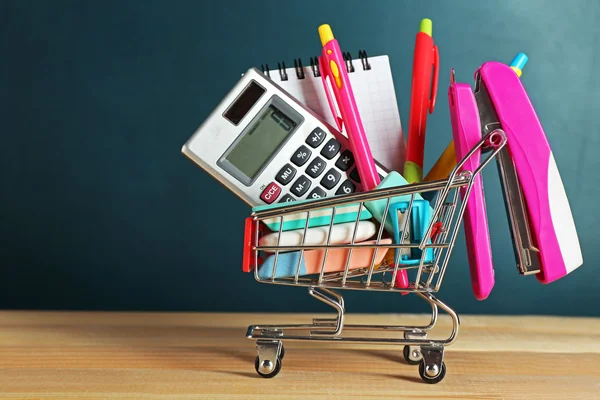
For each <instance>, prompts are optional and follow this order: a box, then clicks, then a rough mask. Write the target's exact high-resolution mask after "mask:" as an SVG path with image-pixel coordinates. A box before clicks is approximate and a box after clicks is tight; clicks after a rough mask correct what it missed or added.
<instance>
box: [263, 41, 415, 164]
mask: <svg viewBox="0 0 600 400" xmlns="http://www.w3.org/2000/svg"><path fill="white" fill-rule="evenodd" d="M344 59H345V60H346V70H347V71H348V76H349V78H350V83H351V85H352V89H353V91H354V97H355V99H356V103H357V106H358V110H359V112H360V117H361V119H362V122H363V125H364V128H365V132H366V135H367V139H368V140H369V146H370V147H371V152H372V153H373V157H374V158H375V159H376V160H377V161H378V162H379V163H380V164H381V165H383V166H384V167H385V168H387V169H389V170H390V171H397V172H399V173H402V172H403V169H404V158H405V152H406V149H405V147H406V144H405V138H404V132H403V131H402V123H401V121H400V112H399V111H398V103H397V100H396V92H395V90H394V81H393V79H392V71H391V68H390V62H389V58H388V56H387V55H381V56H376V57H368V56H367V54H366V52H364V51H362V50H361V51H359V57H358V58H357V59H352V57H351V55H350V53H347V52H346V53H344ZM307 64H308V65H304V64H303V63H302V60H301V59H294V66H293V67H287V68H286V66H285V63H278V64H277V69H272V70H271V69H269V67H268V65H266V66H261V68H262V71H263V72H264V73H265V74H267V75H268V76H269V77H270V78H271V79H273V80H275V81H276V82H277V84H278V85H280V86H281V87H282V88H283V89H284V90H285V91H287V92H288V93H290V94H291V95H292V96H294V97H295V98H297V99H298V100H300V102H302V103H303V104H305V105H306V106H307V107H308V108H310V109H311V110H313V111H314V112H316V113H317V114H319V115H320V116H321V117H322V118H323V119H325V121H327V122H328V123H329V124H331V125H332V126H334V127H335V126H337V125H336V122H335V119H334V117H333V114H332V112H331V110H330V108H329V104H328V102H327V95H326V94H325V89H324V87H323V82H322V79H321V74H320V71H319V62H318V59H317V57H311V58H310V61H309V63H307Z"/></svg>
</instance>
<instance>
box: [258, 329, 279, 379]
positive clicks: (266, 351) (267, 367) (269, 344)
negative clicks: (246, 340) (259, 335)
mask: <svg viewBox="0 0 600 400" xmlns="http://www.w3.org/2000/svg"><path fill="white" fill-rule="evenodd" d="M256 351H257V353H258V356H257V357H256V360H255V365H254V367H255V368H256V372H257V373H258V374H259V375H260V376H262V377H263V378H272V377H274V376H275V375H277V374H278V373H279V371H280V370H281V359H282V355H283V344H282V343H281V340H264V339H259V340H257V341H256Z"/></svg>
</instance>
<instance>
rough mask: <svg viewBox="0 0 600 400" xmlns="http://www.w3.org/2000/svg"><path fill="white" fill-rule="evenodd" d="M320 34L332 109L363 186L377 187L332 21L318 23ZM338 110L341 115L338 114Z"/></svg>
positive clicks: (321, 65)
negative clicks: (330, 24)
mask: <svg viewBox="0 0 600 400" xmlns="http://www.w3.org/2000/svg"><path fill="white" fill-rule="evenodd" d="M319 37H320V39H321V44H322V46H323V50H322V53H321V56H320V57H319V68H320V69H321V77H322V80H323V85H324V86H325V93H326V94H327V100H328V102H329V106H330V107H331V112H332V113H333V114H334V116H335V117H336V123H337V128H338V130H339V131H340V132H343V131H345V133H346V136H347V137H348V141H349V144H350V150H351V151H352V154H354V160H355V162H356V168H357V170H358V175H359V177H360V181H361V183H362V186H363V188H364V190H365V191H366V190H371V189H374V188H375V187H376V186H377V185H378V184H379V182H380V178H379V175H378V173H377V168H376V166H375V162H374V160H373V156H372V154H371V148H370V147H369V142H368V140H367V136H366V134H365V129H364V126H363V123H362V120H361V118H360V114H359V111H358V106H357V105H356V100H355V98H354V93H353V91H352V86H351V85H350V78H349V77H348V72H347V71H346V62H345V60H344V55H343V54H342V50H341V49H340V45H339V44H338V41H337V39H335V37H334V36H333V32H332V31H331V27H330V26H329V25H327V24H323V25H321V26H319ZM331 92H333V96H332V95H331ZM334 99H335V100H334ZM334 101H335V104H334ZM338 110H339V113H340V115H337V112H338ZM342 129H343V130H342Z"/></svg>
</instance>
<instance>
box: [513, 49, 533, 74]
mask: <svg viewBox="0 0 600 400" xmlns="http://www.w3.org/2000/svg"><path fill="white" fill-rule="evenodd" d="M527 60H529V57H527V54H525V53H519V54H517V55H516V56H515V58H514V59H513V60H512V62H511V63H510V68H512V70H513V71H515V72H516V73H517V76H518V77H519V78H520V77H521V75H522V74H523V68H524V67H525V64H527Z"/></svg>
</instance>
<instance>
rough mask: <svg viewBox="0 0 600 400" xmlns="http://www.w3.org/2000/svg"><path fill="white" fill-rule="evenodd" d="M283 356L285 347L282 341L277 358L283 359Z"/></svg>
mask: <svg viewBox="0 0 600 400" xmlns="http://www.w3.org/2000/svg"><path fill="white" fill-rule="evenodd" d="M283 356H285V347H283V343H282V344H281V350H279V359H280V360H283Z"/></svg>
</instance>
